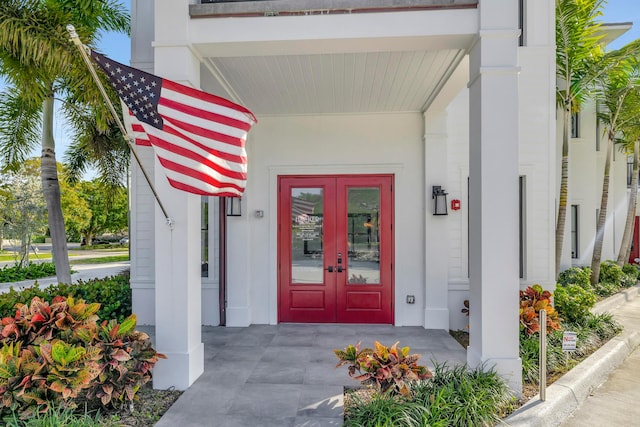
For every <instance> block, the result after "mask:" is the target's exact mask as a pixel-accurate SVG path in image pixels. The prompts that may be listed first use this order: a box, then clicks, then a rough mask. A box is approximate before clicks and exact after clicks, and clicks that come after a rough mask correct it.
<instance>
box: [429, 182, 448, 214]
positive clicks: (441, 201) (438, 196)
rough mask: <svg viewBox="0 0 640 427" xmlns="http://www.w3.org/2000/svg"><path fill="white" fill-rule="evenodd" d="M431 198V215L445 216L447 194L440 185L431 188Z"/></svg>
mask: <svg viewBox="0 0 640 427" xmlns="http://www.w3.org/2000/svg"><path fill="white" fill-rule="evenodd" d="M431 188H432V189H431V198H432V199H433V202H434V203H433V214H434V215H447V214H448V212H447V194H448V193H447V192H446V191H444V188H442V186H440V185H434V186H433V187H431Z"/></svg>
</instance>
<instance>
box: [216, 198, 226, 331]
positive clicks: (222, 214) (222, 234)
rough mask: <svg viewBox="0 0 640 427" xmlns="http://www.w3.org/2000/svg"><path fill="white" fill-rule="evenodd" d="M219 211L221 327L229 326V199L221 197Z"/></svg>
mask: <svg viewBox="0 0 640 427" xmlns="http://www.w3.org/2000/svg"><path fill="white" fill-rule="evenodd" d="M218 201H219V209H218V231H219V233H218V239H219V245H218V247H219V248H220V250H219V252H220V254H219V256H218V279H219V280H218V283H219V291H218V292H219V294H218V299H219V306H220V326H226V324H227V198H226V197H219V198H218Z"/></svg>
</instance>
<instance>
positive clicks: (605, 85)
mask: <svg viewBox="0 0 640 427" xmlns="http://www.w3.org/2000/svg"><path fill="white" fill-rule="evenodd" d="M635 64H637V61H636V60H635V59H633V58H631V57H630V58H629V59H626V60H623V61H621V62H620V63H619V64H618V66H616V67H615V68H612V69H610V70H609V72H608V73H607V74H606V75H604V76H602V78H600V79H599V85H598V86H599V92H600V93H599V96H598V101H599V104H600V105H602V106H603V111H602V112H600V113H598V120H600V122H602V124H603V125H604V126H605V128H606V130H607V131H606V134H607V153H606V160H605V163H604V178H603V183H602V196H601V199H600V213H599V215H598V223H597V226H596V238H595V240H594V246H593V255H592V258H591V284H592V285H595V284H597V283H598V281H599V278H600V262H601V260H602V244H603V241H604V229H605V223H606V219H607V205H608V201H609V178H610V169H611V152H612V150H613V144H614V141H615V140H616V135H617V134H618V132H619V129H620V127H624V126H625V125H627V124H628V122H629V120H631V119H632V117H630V116H629V115H628V114H626V115H625V114H624V112H625V111H629V109H630V108H632V105H629V100H630V99H631V98H630V97H629V95H631V94H632V93H633V91H634V90H637V87H638V69H637V68H636V67H634V65H635Z"/></svg>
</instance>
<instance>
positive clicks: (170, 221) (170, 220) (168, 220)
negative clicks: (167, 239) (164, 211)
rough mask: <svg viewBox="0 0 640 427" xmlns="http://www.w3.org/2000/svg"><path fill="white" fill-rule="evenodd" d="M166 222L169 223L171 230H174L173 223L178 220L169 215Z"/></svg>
mask: <svg viewBox="0 0 640 427" xmlns="http://www.w3.org/2000/svg"><path fill="white" fill-rule="evenodd" d="M166 223H167V225H168V226H169V228H170V229H171V230H173V225H174V224H175V223H176V221H175V220H174V219H173V218H169V217H167V218H166Z"/></svg>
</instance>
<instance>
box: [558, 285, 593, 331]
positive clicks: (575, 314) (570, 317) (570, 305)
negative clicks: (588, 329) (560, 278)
mask: <svg viewBox="0 0 640 427" xmlns="http://www.w3.org/2000/svg"><path fill="white" fill-rule="evenodd" d="M596 300H597V298H596V295H595V294H594V293H592V292H589V291H587V290H585V289H584V288H582V287H581V286H579V285H575V284H572V283H570V284H568V285H566V286H558V287H557V288H556V291H555V293H554V297H553V302H554V306H555V308H556V310H558V311H559V312H560V315H561V316H562V318H563V319H565V320H566V321H568V322H572V323H573V322H580V321H582V320H583V319H585V318H586V317H587V316H588V315H589V313H590V310H591V308H592V307H593V306H594V305H595V304H596Z"/></svg>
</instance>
